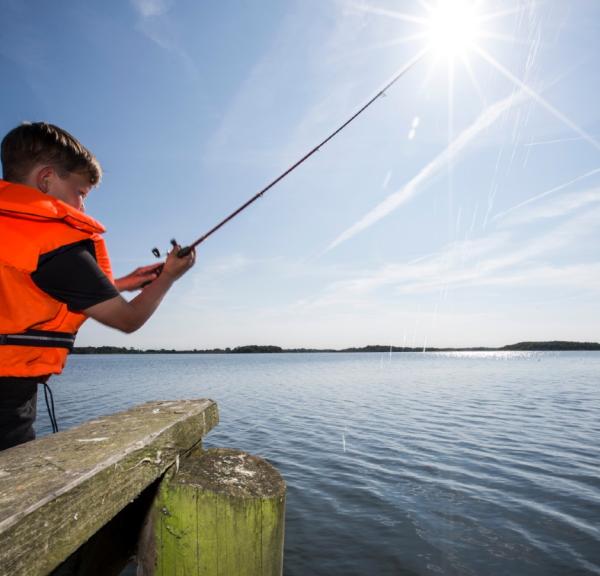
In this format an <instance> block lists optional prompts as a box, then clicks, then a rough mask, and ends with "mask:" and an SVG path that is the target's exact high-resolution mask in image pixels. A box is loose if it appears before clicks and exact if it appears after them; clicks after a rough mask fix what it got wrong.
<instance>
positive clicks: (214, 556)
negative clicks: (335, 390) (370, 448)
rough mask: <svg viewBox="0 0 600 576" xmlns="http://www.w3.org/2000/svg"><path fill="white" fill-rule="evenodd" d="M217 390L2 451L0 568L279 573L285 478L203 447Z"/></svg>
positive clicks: (250, 460)
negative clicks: (204, 396)
mask: <svg viewBox="0 0 600 576" xmlns="http://www.w3.org/2000/svg"><path fill="white" fill-rule="evenodd" d="M218 419H219V416H218V409H217V405H216V403H215V402H213V401H212V400H180V401H165V402H150V403H147V404H143V405H141V406H138V407H136V408H132V409H130V410H127V411H125V412H121V413H119V414H114V415H111V416H107V417H103V418H99V419H96V420H93V421H91V422H87V423H86V424H83V425H81V426H78V427H76V428H73V429H71V430H67V431H64V432H59V433H58V434H53V435H51V436H46V437H44V438H40V439H38V440H35V441H33V442H29V443H27V444H23V445H20V446H16V447H14V448H11V449H9V450H5V451H3V452H0V575H1V576H4V575H6V576H19V575H27V576H35V575H47V574H54V575H55V576H65V575H67V574H68V575H75V574H76V575H84V574H85V575H86V576H94V575H102V576H106V575H111V574H114V575H118V574H120V573H121V572H122V570H123V568H124V567H125V566H126V565H127V564H128V563H130V562H131V561H132V556H134V557H135V559H136V561H137V563H138V567H137V573H138V574H144V575H146V576H150V575H155V574H156V575H158V574H160V575H163V576H167V575H175V574H188V573H193V574H198V575H200V574H203V575H209V574H215V575H217V574H219V575H220V574H223V575H227V576H236V575H242V574H248V575H259V574H260V575H265V576H266V575H278V574H281V573H282V565H283V531H284V508H285V483H284V481H283V479H282V478H281V476H280V475H279V473H278V472H277V471H276V470H275V469H274V468H273V467H272V466H271V465H270V464H269V463H268V462H266V461H265V460H262V459H260V458H257V457H254V456H250V455H248V454H245V453H243V452H240V451H237V450H229V449H211V450H204V449H203V448H202V438H203V436H205V435H206V434H207V433H208V432H209V431H210V430H211V429H212V428H213V427H214V426H215V425H216V424H217V423H218Z"/></svg>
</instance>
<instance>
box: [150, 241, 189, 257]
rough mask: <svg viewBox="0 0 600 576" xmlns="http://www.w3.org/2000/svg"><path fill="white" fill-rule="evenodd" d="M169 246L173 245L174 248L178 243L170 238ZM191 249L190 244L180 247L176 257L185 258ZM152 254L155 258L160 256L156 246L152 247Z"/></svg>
mask: <svg viewBox="0 0 600 576" xmlns="http://www.w3.org/2000/svg"><path fill="white" fill-rule="evenodd" d="M171 246H173V248H176V247H177V246H179V244H178V243H177V240H175V238H172V239H171ZM192 250H193V247H192V246H184V247H183V248H180V249H179V251H178V252H177V257H178V258H185V257H186V256H188V255H189V254H191V252H192ZM152 254H153V255H154V256H155V257H156V258H160V256H161V254H160V250H159V249H158V248H156V247H155V248H152Z"/></svg>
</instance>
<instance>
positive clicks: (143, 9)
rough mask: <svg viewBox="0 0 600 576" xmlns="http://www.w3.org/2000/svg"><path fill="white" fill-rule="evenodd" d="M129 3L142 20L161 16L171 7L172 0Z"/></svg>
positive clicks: (137, 0)
mask: <svg viewBox="0 0 600 576" xmlns="http://www.w3.org/2000/svg"><path fill="white" fill-rule="evenodd" d="M131 3H132V4H133V7H134V8H135V9H136V10H137V12H138V13H139V14H140V16H142V17H143V18H148V17H150V16H162V15H163V14H166V13H167V12H168V11H169V10H170V9H171V7H172V6H173V2H172V0H131Z"/></svg>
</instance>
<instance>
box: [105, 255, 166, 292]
mask: <svg viewBox="0 0 600 576" xmlns="http://www.w3.org/2000/svg"><path fill="white" fill-rule="evenodd" d="M163 266H164V264H162V263H161V262H159V263H158V264H150V265H149V266H141V267H140V268H136V269H135V270H134V271H133V272H131V273H130V274H127V276H123V277H122V278H117V279H115V286H116V287H117V290H118V291H119V292H125V291H130V292H131V291H133V290H139V289H140V288H142V287H143V286H145V285H146V284H150V282H152V281H154V280H156V279H157V278H158V276H159V274H160V273H161V270H162V267H163Z"/></svg>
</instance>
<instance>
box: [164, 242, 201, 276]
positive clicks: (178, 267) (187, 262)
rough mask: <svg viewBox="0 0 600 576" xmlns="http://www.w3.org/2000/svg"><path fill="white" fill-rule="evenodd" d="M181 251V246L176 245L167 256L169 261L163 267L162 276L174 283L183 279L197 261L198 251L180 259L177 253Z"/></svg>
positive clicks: (193, 250)
mask: <svg viewBox="0 0 600 576" xmlns="http://www.w3.org/2000/svg"><path fill="white" fill-rule="evenodd" d="M180 250H181V246H179V244H174V245H173V249H172V250H171V251H170V252H169V254H168V255H167V260H166V261H165V264H164V266H163V269H162V272H161V274H162V275H163V276H167V277H168V278H170V279H171V280H172V281H175V280H178V279H179V278H181V277H182V276H183V275H184V274H185V273H186V272H187V271H188V270H189V269H190V268H191V267H192V266H193V265H194V262H195V261H196V250H195V249H192V251H191V252H190V253H189V254H188V255H187V256H183V257H182V258H180V257H179V256H177V253H178V252H179V251H180Z"/></svg>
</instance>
